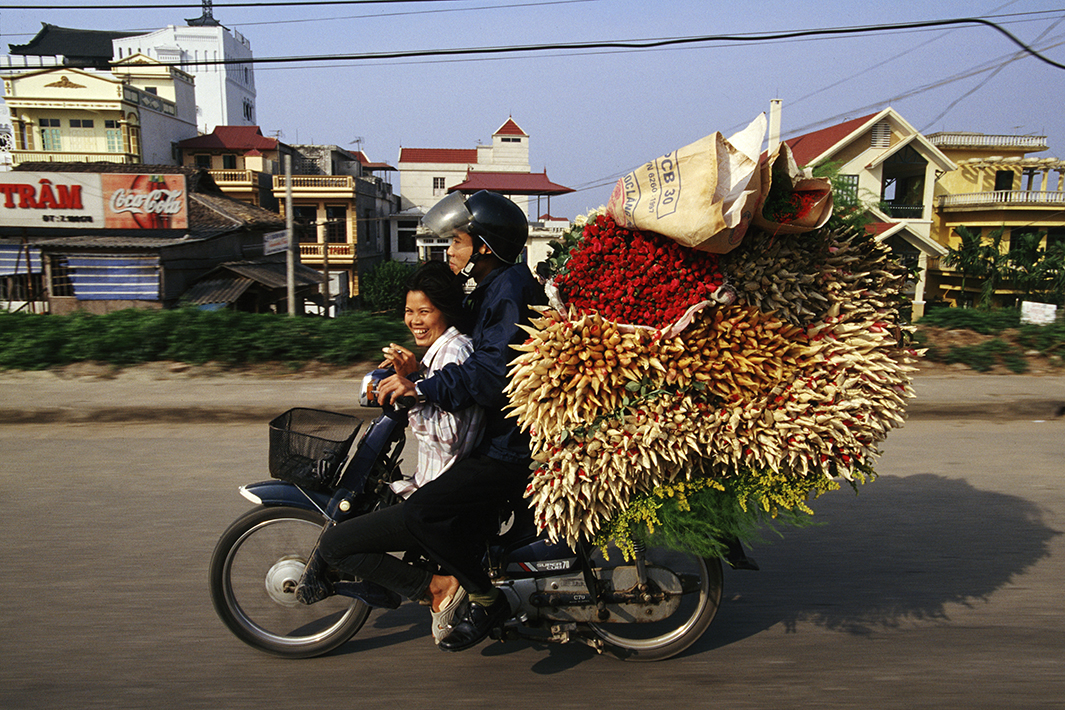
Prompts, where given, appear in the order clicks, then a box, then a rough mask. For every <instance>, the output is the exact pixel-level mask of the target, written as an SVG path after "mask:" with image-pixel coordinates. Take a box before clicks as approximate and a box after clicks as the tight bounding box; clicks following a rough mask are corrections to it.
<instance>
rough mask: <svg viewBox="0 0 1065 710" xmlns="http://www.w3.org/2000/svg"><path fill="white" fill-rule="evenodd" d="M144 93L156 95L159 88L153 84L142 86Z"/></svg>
mask: <svg viewBox="0 0 1065 710" xmlns="http://www.w3.org/2000/svg"><path fill="white" fill-rule="evenodd" d="M144 93H146V94H151V95H152V96H158V95H159V89H158V88H156V87H154V86H146V87H144Z"/></svg>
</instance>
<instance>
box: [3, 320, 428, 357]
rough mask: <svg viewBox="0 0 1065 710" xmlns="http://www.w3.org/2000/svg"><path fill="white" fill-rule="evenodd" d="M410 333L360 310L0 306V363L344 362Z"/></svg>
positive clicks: (373, 353)
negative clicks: (66, 311) (309, 312)
mask: <svg viewBox="0 0 1065 710" xmlns="http://www.w3.org/2000/svg"><path fill="white" fill-rule="evenodd" d="M408 337H409V333H408V332H407V329H406V328H405V327H404V325H403V323H402V321H400V320H397V319H396V318H393V317H387V316H380V315H371V314H367V313H359V312H355V313H349V314H345V315H343V316H341V317H339V318H335V319H327V318H315V317H300V318H289V317H287V316H278V315H271V314H252V313H241V312H239V311H228V310H222V311H200V310H196V309H178V310H169V311H145V310H136V309H127V310H121V311H115V312H113V313H109V314H107V315H102V316H96V315H89V314H85V313H76V314H72V315H66V316H55V315H33V314H25V313H6V312H0V368H7V369H23V370H40V369H44V368H47V367H51V366H54V365H66V364H69V363H72V362H80V361H89V360H91V361H97V362H106V363H111V364H114V365H133V364H136V363H142V362H151V361H156V360H173V361H178V362H187V363H192V364H202V363H205V362H221V363H225V364H227V365H241V364H245V363H257V362H287V363H292V364H297V363H302V362H307V361H310V360H320V361H323V362H329V363H333V364H338V365H342V364H349V363H353V362H359V361H363V360H371V359H374V358H376V357H377V356H379V355H380V349H381V347H382V346H383V345H385V344H387V343H389V342H405V341H406V340H407V339H408Z"/></svg>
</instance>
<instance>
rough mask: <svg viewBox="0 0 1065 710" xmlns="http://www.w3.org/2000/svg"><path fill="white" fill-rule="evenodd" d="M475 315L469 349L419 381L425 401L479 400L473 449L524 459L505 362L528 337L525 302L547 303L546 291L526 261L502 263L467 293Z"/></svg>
mask: <svg viewBox="0 0 1065 710" xmlns="http://www.w3.org/2000/svg"><path fill="white" fill-rule="evenodd" d="M468 303H469V305H470V308H471V311H472V314H473V321H472V322H473V331H472V332H471V333H470V337H471V338H472V339H473V353H472V354H471V355H470V356H469V357H468V358H467V359H466V360H465V362H462V363H458V364H455V363H452V364H449V365H445V366H444V367H443V368H441V369H440V370H438V371H437V372H436V373H435V374H433V376H432V377H428V378H426V379H424V380H422V381H421V382H419V383H418V389H419V390H421V393H422V394H423V395H424V396H425V399H426V400H428V401H430V402H433V403H435V404H437V405H439V406H440V407H441V408H442V409H444V410H446V411H449V412H455V411H458V410H460V409H463V408H465V407H468V406H470V405H471V404H474V403H477V404H479V405H481V406H482V407H484V410H485V431H484V438H483V439H482V440H481V445H480V446H479V448H478V449H477V452H476V453H480V454H484V455H487V456H489V457H491V458H494V459H498V460H501V461H507V462H527V461H528V459H529V436H528V434H523V433H521V432H520V431H518V427H517V422H516V420H515V419H513V418H509V419H508V418H507V417H506V416H505V413H504V411H503V407H504V406H506V404H507V398H506V396H505V395H504V394H503V388H504V387H506V384H507V370H508V369H509V368H508V363H509V362H510V361H511V360H513V359H514V358H515V357H517V356H518V355H519V353H518V351H516V350H512V349H511V347H510V346H511V345H517V344H520V343H523V342H525V340H527V339H528V337H529V335H528V333H526V332H525V331H524V330H522V329H521V328H519V327H518V325H519V324H522V325H528V323H529V317H530V315H532V311H531V310H530V309H529V306H532V305H545V304H546V303H547V298H546V297H545V296H544V289H543V287H542V286H541V285H540V282H538V281H537V280H536V279H535V278H534V277H533V275H532V273H531V272H530V271H529V267H528V266H526V265H525V264H514V265H513V266H505V267H500V268H497V269H495V270H494V271H492V272H491V273H489V274H488V275H487V276H486V277H485V278H484V279H482V280H481V282H480V283H478V284H477V288H475V289H474V291H473V293H472V294H470V297H469V301H468Z"/></svg>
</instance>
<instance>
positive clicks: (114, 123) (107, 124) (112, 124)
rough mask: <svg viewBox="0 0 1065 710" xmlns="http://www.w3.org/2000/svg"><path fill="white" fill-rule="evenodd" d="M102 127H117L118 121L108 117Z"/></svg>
mask: <svg viewBox="0 0 1065 710" xmlns="http://www.w3.org/2000/svg"><path fill="white" fill-rule="evenodd" d="M104 128H118V121H112V120H110V119H108V120H106V121H104Z"/></svg>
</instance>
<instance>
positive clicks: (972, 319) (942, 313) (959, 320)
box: [919, 308, 1021, 335]
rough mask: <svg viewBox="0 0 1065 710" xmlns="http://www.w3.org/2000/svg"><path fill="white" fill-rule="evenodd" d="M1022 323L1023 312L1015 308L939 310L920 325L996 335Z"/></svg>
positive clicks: (930, 313) (927, 316) (922, 320)
mask: <svg viewBox="0 0 1065 710" xmlns="http://www.w3.org/2000/svg"><path fill="white" fill-rule="evenodd" d="M1020 323H1021V312H1020V311H1019V310H1017V309H1015V308H996V309H993V310H986V311H985V310H975V309H972V308H937V309H935V310H933V311H929V312H928V313H926V314H925V315H924V317H923V318H921V320H920V323H919V325H920V326H922V327H924V326H931V327H933V328H947V329H950V330H959V329H960V330H972V331H975V332H977V333H981V334H983V335H995V334H997V333H1001V332H1002V331H1004V330H1006V329H1007V328H1016V327H1017V326H1019V325H1020Z"/></svg>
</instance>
